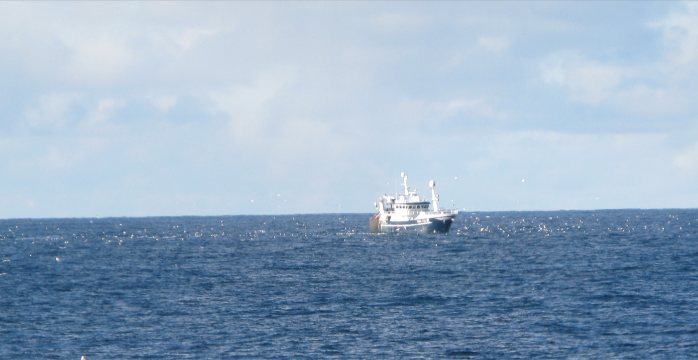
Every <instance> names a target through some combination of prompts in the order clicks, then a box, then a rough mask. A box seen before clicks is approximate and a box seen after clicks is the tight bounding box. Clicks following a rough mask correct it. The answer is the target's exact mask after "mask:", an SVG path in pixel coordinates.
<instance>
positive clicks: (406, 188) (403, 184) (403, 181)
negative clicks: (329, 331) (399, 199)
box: [400, 172, 410, 196]
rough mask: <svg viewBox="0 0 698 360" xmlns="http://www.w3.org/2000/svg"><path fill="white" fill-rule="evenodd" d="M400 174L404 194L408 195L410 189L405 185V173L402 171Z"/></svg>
mask: <svg viewBox="0 0 698 360" xmlns="http://www.w3.org/2000/svg"><path fill="white" fill-rule="evenodd" d="M400 176H402V186H404V187H405V196H409V195H410V190H409V189H410V188H409V186H407V175H405V173H404V172H401V173H400Z"/></svg>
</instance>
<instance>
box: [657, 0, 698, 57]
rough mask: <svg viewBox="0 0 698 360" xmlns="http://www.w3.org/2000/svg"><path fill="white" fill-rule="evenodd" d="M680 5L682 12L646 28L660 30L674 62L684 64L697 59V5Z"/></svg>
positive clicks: (691, 3) (689, 3) (684, 3)
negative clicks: (670, 49) (673, 57)
mask: <svg viewBox="0 0 698 360" xmlns="http://www.w3.org/2000/svg"><path fill="white" fill-rule="evenodd" d="M682 5H683V9H682V10H683V11H680V12H673V13H671V14H670V15H669V16H667V17H666V18H664V19H662V20H660V21H656V22H651V23H650V24H648V26H649V27H650V28H659V29H662V31H663V33H664V41H665V42H666V43H667V44H668V45H669V46H670V47H671V48H672V53H673V55H675V56H676V58H675V60H677V61H678V62H679V63H681V64H685V63H689V62H692V61H695V60H696V59H698V4H697V3H695V2H683V3H682Z"/></svg>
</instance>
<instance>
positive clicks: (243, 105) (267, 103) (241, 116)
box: [210, 67, 297, 142]
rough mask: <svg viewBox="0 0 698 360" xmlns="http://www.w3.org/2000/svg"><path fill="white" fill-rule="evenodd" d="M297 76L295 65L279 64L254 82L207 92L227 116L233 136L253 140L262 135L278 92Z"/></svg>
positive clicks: (242, 139)
mask: <svg viewBox="0 0 698 360" xmlns="http://www.w3.org/2000/svg"><path fill="white" fill-rule="evenodd" d="M296 79H297V71H296V69H295V68H292V67H278V68H275V69H273V70H270V71H266V72H263V73H260V74H259V75H258V76H257V79H256V81H255V83H254V85H251V86H249V85H236V86H233V87H232V90H230V91H227V92H213V93H211V94H210V96H211V99H212V100H213V102H214V103H215V105H216V107H217V109H218V110H219V111H222V112H224V113H225V114H227V115H228V116H229V117H230V124H231V128H232V132H233V135H234V136H235V138H236V139H237V140H240V141H244V142H256V141H258V140H259V139H260V137H263V135H264V134H263V132H264V129H265V125H266V122H267V120H268V116H269V108H271V107H272V106H273V104H272V103H273V102H274V100H276V98H277V96H278V94H279V92H280V91H281V90H282V89H284V88H286V87H288V86H290V85H292V84H293V83H294V82H295V81H296ZM277 121H278V120H277Z"/></svg>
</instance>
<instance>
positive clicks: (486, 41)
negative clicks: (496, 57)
mask: <svg viewBox="0 0 698 360" xmlns="http://www.w3.org/2000/svg"><path fill="white" fill-rule="evenodd" d="M478 43H479V44H480V46H482V47H483V48H485V49H486V50H487V51H492V52H500V51H504V50H506V49H507V48H509V40H507V39H505V38H501V37H499V38H498V37H481V38H480V39H479V40H478Z"/></svg>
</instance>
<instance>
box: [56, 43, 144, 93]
mask: <svg viewBox="0 0 698 360" xmlns="http://www.w3.org/2000/svg"><path fill="white" fill-rule="evenodd" d="M70 48H71V50H72V60H71V62H70V64H69V65H68V66H67V68H66V76H67V77H68V78H69V79H71V80H72V81H77V82H79V83H106V82H114V81H117V82H120V81H121V80H123V78H124V77H125V76H126V75H127V74H128V71H129V69H130V68H131V67H133V66H134V65H136V64H137V60H136V57H135V55H134V54H133V53H132V52H131V50H130V49H129V48H128V46H127V39H126V38H125V37H114V36H108V35H98V36H89V35H85V36H80V37H79V38H78V39H76V41H75V43H73V44H70Z"/></svg>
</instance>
